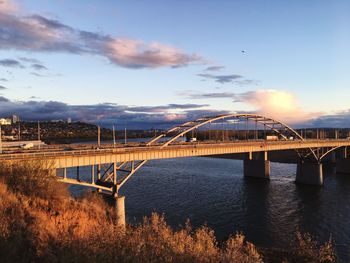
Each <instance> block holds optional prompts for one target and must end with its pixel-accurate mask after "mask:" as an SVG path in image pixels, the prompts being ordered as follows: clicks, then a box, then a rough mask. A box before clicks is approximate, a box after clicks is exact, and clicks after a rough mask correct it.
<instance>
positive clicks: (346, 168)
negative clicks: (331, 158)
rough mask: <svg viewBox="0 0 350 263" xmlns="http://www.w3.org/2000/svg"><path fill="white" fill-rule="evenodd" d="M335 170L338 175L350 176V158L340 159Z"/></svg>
mask: <svg viewBox="0 0 350 263" xmlns="http://www.w3.org/2000/svg"><path fill="white" fill-rule="evenodd" d="M335 169H336V172H337V173H342V174H350V158H338V159H337V161H336V166H335Z"/></svg>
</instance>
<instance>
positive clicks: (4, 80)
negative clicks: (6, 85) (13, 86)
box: [0, 78, 8, 82]
mask: <svg viewBox="0 0 350 263" xmlns="http://www.w3.org/2000/svg"><path fill="white" fill-rule="evenodd" d="M0 81H3V82H7V81H8V79H5V78H0Z"/></svg>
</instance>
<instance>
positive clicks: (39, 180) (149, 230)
mask: <svg viewBox="0 0 350 263" xmlns="http://www.w3.org/2000/svg"><path fill="white" fill-rule="evenodd" d="M51 167H52V166H51V165H49V164H47V163H44V162H24V163H18V164H16V166H9V165H6V164H0V179H1V180H0V181H1V182H0V259H1V262H51V263H52V262H135V263H148V262H176V263H181V262H183V263H185V262H186V263H187V262H204V263H205V262H208V263H209V262H222V263H224V262H225V263H226V262H227V263H228V262H242V263H245V262H246V263H254V262H259V263H260V262H265V261H273V262H275V261H274V260H275V259H276V258H274V257H273V256H271V255H270V257H265V256H264V254H263V253H260V252H259V250H258V249H257V248H256V247H255V246H254V245H253V244H252V243H249V242H247V241H246V240H245V237H244V235H243V234H241V233H237V234H235V235H233V236H232V237H230V238H229V239H228V240H227V241H226V242H224V243H222V244H219V243H218V242H217V240H216V239H215V235H214V231H213V230H211V229H209V228H208V227H206V226H203V227H201V228H198V229H196V230H194V229H192V228H191V226H190V224H189V223H187V224H186V225H185V226H184V227H183V228H181V229H179V230H177V231H175V230H173V229H172V228H171V227H170V226H168V225H167V224H166V221H165V219H164V217H163V216H160V215H158V214H152V216H151V217H149V218H146V217H145V218H144V221H143V223H141V224H139V225H136V226H130V225H129V226H127V230H126V231H125V232H124V231H123V230H121V229H120V228H119V227H118V226H117V225H116V222H117V220H116V219H117V217H116V216H117V215H116V211H115V208H114V207H111V206H109V205H108V204H106V203H105V201H104V200H103V199H102V197H101V196H99V195H98V194H95V193H90V194H87V195H85V196H84V197H82V198H79V199H74V198H72V197H71V196H70V195H69V193H68V191H67V188H66V186H65V185H62V184H60V183H58V182H57V181H56V179H55V176H54V173H53V170H52V169H51ZM279 262H336V257H335V253H334V249H333V244H332V242H331V241H329V242H327V243H325V244H323V245H318V244H317V243H316V242H315V241H314V240H313V239H312V237H311V236H310V235H308V234H301V233H297V234H296V244H295V245H293V246H292V248H291V250H290V251H288V253H284V254H283V256H281V258H280V261H279Z"/></svg>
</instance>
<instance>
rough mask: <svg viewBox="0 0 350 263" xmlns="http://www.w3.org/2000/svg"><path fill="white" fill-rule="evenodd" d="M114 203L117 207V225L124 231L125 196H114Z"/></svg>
mask: <svg viewBox="0 0 350 263" xmlns="http://www.w3.org/2000/svg"><path fill="white" fill-rule="evenodd" d="M115 205H116V209H117V225H118V226H119V227H120V228H121V229H122V230H123V231H125V226H126V220H125V196H117V197H115Z"/></svg>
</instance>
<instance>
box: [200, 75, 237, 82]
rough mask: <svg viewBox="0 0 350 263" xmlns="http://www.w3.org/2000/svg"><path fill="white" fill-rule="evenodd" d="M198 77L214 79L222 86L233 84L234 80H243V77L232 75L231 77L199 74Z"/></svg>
mask: <svg viewBox="0 0 350 263" xmlns="http://www.w3.org/2000/svg"><path fill="white" fill-rule="evenodd" d="M198 76H200V77H202V78H206V79H214V80H215V81H216V82H219V83H221V84H224V83H229V82H233V81H234V80H238V79H242V78H243V76H241V75H236V74H231V75H213V74H207V73H202V74H198Z"/></svg>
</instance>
